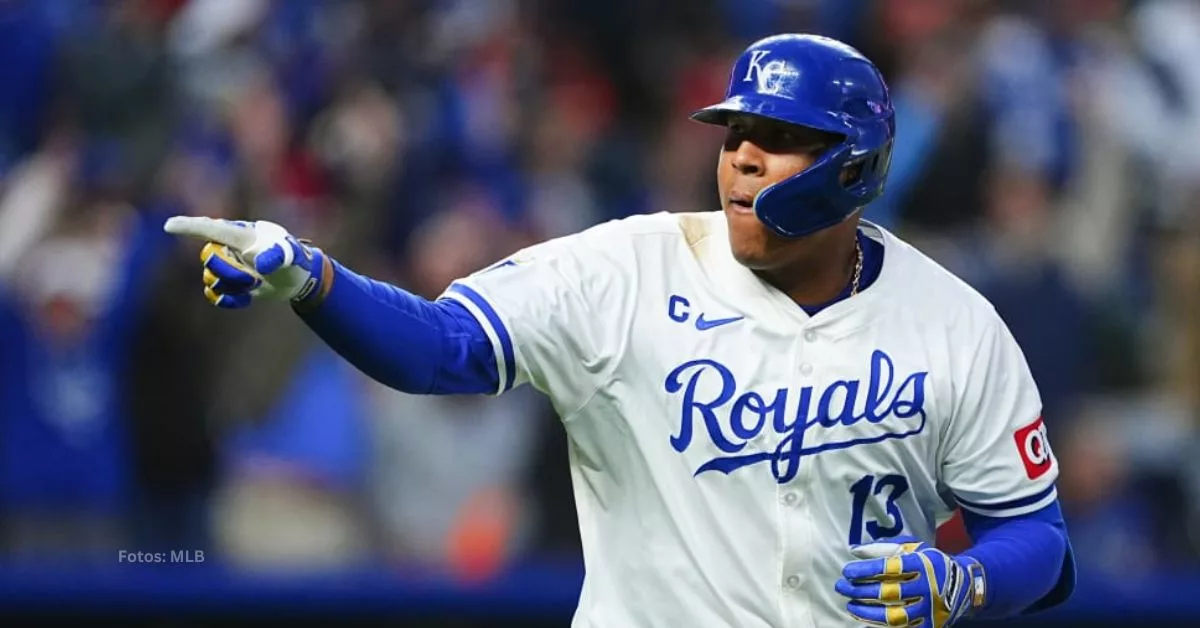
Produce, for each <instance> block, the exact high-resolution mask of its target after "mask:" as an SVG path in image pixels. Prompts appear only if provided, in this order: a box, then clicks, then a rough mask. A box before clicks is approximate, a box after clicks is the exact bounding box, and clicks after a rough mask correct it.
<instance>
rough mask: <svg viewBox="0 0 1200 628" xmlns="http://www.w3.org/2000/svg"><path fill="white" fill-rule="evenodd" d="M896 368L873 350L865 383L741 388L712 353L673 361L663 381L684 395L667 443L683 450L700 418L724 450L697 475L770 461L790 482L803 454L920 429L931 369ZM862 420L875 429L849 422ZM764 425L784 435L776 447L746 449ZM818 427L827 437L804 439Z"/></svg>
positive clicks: (777, 474) (781, 477) (773, 469)
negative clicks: (900, 371)
mask: <svg viewBox="0 0 1200 628" xmlns="http://www.w3.org/2000/svg"><path fill="white" fill-rule="evenodd" d="M895 371H896V368H895V364H894V363H893V362H892V358H891V356H889V355H888V354H886V353H884V352H883V351H875V352H874V353H872V354H871V374H870V378H869V379H868V380H867V383H866V386H865V390H864V386H863V383H862V381H861V380H857V379H852V380H840V381H836V382H834V383H832V384H830V385H829V387H828V388H826V389H824V390H821V391H817V390H814V388H813V387H812V386H804V387H802V388H799V389H796V390H793V389H788V388H779V389H777V390H775V391H770V392H765V393H764V392H759V391H755V390H746V391H743V390H741V389H740V387H739V386H738V382H737V379H736V378H735V377H734V375H733V372H732V371H730V370H729V367H727V366H725V365H724V364H722V363H720V362H718V361H716V360H707V359H702V360H690V361H688V362H684V363H683V364H680V365H679V366H677V367H675V368H674V369H672V370H671V372H670V373H669V374H667V378H666V381H665V382H664V386H665V388H666V391H667V392H668V393H670V394H672V395H679V396H680V397H681V401H682V405H681V407H680V414H679V431H678V433H676V434H672V435H671V446H672V447H674V448H675V451H678V452H680V453H683V452H684V451H687V449H688V447H689V446H690V445H691V444H692V439H693V437H694V436H695V431H696V425H697V424H699V425H701V426H702V427H703V429H704V431H705V432H706V433H707V434H708V438H709V439H710V440H711V441H712V444H713V445H715V446H716V448H717V449H719V450H720V451H722V452H723V453H725V454H728V455H725V456H720V457H717V458H713V459H712V460H709V461H708V462H706V463H704V464H702V465H700V467H699V468H698V469H696V473H695V474H696V475H700V474H701V473H705V472H707V471H720V472H721V473H726V474H728V473H731V472H733V471H735V470H737V469H740V468H742V467H745V466H748V465H753V464H758V463H762V462H769V463H770V464H771V472H772V474H773V475H774V476H775V479H776V480H777V481H778V482H779V483H780V484H783V483H785V482H789V481H791V480H792V479H793V478H795V477H796V473H797V472H798V471H799V470H800V463H801V460H802V459H803V457H804V456H809V455H815V454H819V453H821V452H823V451H829V450H834V449H845V448H848V447H855V446H858V445H867V444H871V443H878V442H882V441H885V440H889V439H901V438H908V437H909V436H914V435H916V434H920V433H921V431H922V430H924V429H925V421H926V417H925V379H926V378H927V377H928V376H929V373H928V371H920V372H917V373H912V374H911V375H908V376H907V377H905V378H903V379H902V380H900V378H898V377H896V373H895ZM897 380H900V381H897ZM714 383H718V384H719V386H714V385H713V384H714ZM863 421H866V422H867V423H870V424H871V425H873V426H876V427H875V429H869V430H862V429H856V430H850V429H847V428H850V427H851V426H854V425H857V424H859V423H860V422H863ZM767 429H770V430H774V431H775V433H776V434H779V435H781V436H783V439H782V440H781V441H780V442H779V446H778V447H776V448H775V450H774V451H773V452H764V451H756V452H752V453H745V449H746V445H747V443H749V442H750V441H751V440H753V439H754V438H755V437H756V436H758V435H759V434H760V433H761V432H762V431H763V430H767ZM819 430H827V431H828V432H827V435H828V437H827V438H825V439H822V442H821V443H820V444H815V445H806V444H805V439H806V437H807V436H809V435H812V434H814V433H815V432H817V431H819ZM843 433H844V434H843ZM814 440H815V439H814Z"/></svg>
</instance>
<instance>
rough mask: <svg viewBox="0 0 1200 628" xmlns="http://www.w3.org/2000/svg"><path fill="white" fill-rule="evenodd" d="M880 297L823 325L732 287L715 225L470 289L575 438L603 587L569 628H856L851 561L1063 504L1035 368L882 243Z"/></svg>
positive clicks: (993, 318) (869, 294)
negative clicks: (957, 513)
mask: <svg viewBox="0 0 1200 628" xmlns="http://www.w3.org/2000/svg"><path fill="white" fill-rule="evenodd" d="M861 228H862V229H863V231H864V233H865V234H866V235H867V236H868V237H871V238H873V239H875V240H877V241H879V242H881V243H882V244H883V248H884V261H883V267H882V270H881V272H880V275H879V277H878V279H877V280H876V281H875V282H874V283H873V284H871V286H870V287H869V288H867V289H865V290H863V291H861V292H860V293H859V294H858V295H857V296H854V297H852V298H849V299H846V300H843V301H840V302H838V303H836V304H834V305H831V306H830V307H828V308H826V309H824V310H822V311H820V312H819V313H817V314H816V315H815V316H811V317H810V316H808V315H807V314H806V313H805V312H804V311H803V310H802V309H801V308H800V307H799V306H797V305H796V304H795V303H794V302H792V301H791V300H790V299H789V298H788V297H787V296H786V295H784V294H783V293H781V292H779V291H777V290H775V289H774V288H772V287H770V286H769V285H768V284H766V283H764V282H763V281H762V280H760V279H759V278H758V277H757V276H756V275H754V274H753V273H752V272H750V271H749V270H747V269H746V268H745V267H743V266H741V265H740V264H738V263H737V262H736V261H735V260H734V258H733V256H732V253H731V251H730V247H729V242H728V227H727V224H726V221H725V217H724V215H723V214H722V213H720V212H712V213H697V214H666V213H663V214H655V215H648V216H638V217H634V218H629V219H625V220H620V221H614V222H610V223H606V224H603V225H599V226H597V227H594V228H592V229H589V230H587V231H584V232H582V233H578V234H575V235H571V236H568V237H564V238H560V239H557V240H552V241H549V242H545V243H542V244H539V245H536V246H533V247H530V248H528V249H526V250H524V251H522V252H520V253H519V254H517V255H515V256H514V257H512V258H511V259H509V260H506V261H505V262H502V263H500V264H497V265H495V266H492V267H490V268H488V269H485V270H483V271H480V272H479V273H476V274H474V275H472V276H470V277H468V278H465V279H462V280H460V281H458V282H456V283H455V284H453V285H452V286H451V287H450V288H449V289H448V290H447V293H446V296H447V297H450V298H454V299H457V300H459V301H460V302H462V303H463V304H464V305H465V306H466V307H467V308H469V309H470V310H471V312H472V313H473V314H474V315H475V316H476V318H478V320H479V321H480V323H482V325H483V327H484V328H485V330H486V331H487V333H488V335H489V336H490V337H491V339H492V341H493V343H494V346H495V352H496V356H497V368H498V370H499V373H500V382H501V383H500V389H501V390H500V391H498V392H503V391H504V390H507V389H510V388H512V387H514V386H518V385H520V384H522V383H530V384H532V385H533V386H535V387H536V388H537V389H539V390H541V391H543V392H545V393H546V394H547V395H548V396H549V397H550V399H551V400H552V401H553V404H554V406H555V408H556V409H557V411H558V413H559V415H560V416H561V418H562V421H563V424H564V425H565V426H566V432H567V435H568V440H569V448H570V461H571V476H572V481H573V483H574V491H575V501H576V507H577V508H578V512H579V525H580V533H581V536H582V542H583V553H584V560H585V565H586V577H585V581H584V586H583V591H582V594H581V597H580V600H579V606H578V609H577V611H576V614H575V619H574V623H573V626H575V627H576V628H583V627H589V628H590V627H598V628H658V627H662V628H675V627H678V626H695V627H709V626H737V627H741V628H753V627H762V626H773V627H781V626H801V627H821V628H825V627H828V626H854V625H856V623H855V622H854V621H852V620H851V619H850V617H849V616H848V615H847V614H846V612H845V600H843V599H842V598H840V597H839V596H838V595H837V593H836V592H835V591H834V589H833V585H834V583H835V582H836V581H837V580H838V578H839V577H840V574H841V569H842V566H843V565H844V564H845V563H846V562H848V561H850V560H853V556H852V555H851V554H850V552H849V547H850V546H851V545H852V544H857V543H862V542H870V541H871V540H873V539H876V538H885V537H891V536H898V535H910V536H916V537H920V538H922V539H925V540H928V541H933V539H934V533H935V530H936V527H937V526H938V525H939V524H941V523H943V522H944V521H945V520H947V519H948V518H949V517H950V516H951V514H952V511H953V508H954V505H955V504H956V503H957V504H959V505H961V506H963V507H964V508H968V509H971V510H973V511H976V512H979V513H981V514H985V515H989V516H993V517H1004V516H1014V515H1019V514H1023V513H1027V512H1031V511H1034V510H1037V509H1040V508H1042V507H1044V506H1047V505H1049V504H1051V503H1052V502H1053V501H1054V500H1055V498H1056V494H1055V488H1054V481H1055V478H1056V476H1057V474H1058V469H1057V463H1056V462H1055V460H1054V457H1053V455H1052V453H1051V451H1050V449H1049V447H1048V445H1047V442H1046V436H1045V430H1044V428H1043V427H1042V423H1041V418H1040V413H1041V402H1040V399H1039V396H1038V391H1037V389H1036V386H1035V384H1034V381H1033V379H1032V377H1031V375H1030V372H1029V369H1028V367H1027V366H1026V363H1025V359H1024V356H1023V355H1022V353H1021V351H1020V349H1019V348H1018V347H1017V345H1016V343H1015V342H1014V340H1013V338H1012V337H1011V335H1010V333H1009V331H1008V329H1007V328H1006V326H1005V325H1004V324H1003V322H1002V321H1001V320H1000V318H999V317H998V316H997V314H996V312H995V310H994V309H993V308H992V306H991V305H990V304H989V303H988V302H987V301H986V300H985V299H984V298H983V297H982V296H980V295H979V294H978V293H976V292H975V291H974V290H972V289H971V288H970V287H969V286H967V285H966V284H965V283H963V282H962V281H960V280H959V279H957V278H955V277H954V276H953V275H951V274H950V273H949V272H947V271H946V270H944V269H943V268H941V267H940V266H938V265H937V264H936V263H935V262H933V261H932V260H930V259H929V258H927V257H925V256H924V255H923V254H921V253H920V252H918V251H917V250H915V249H914V248H912V247H911V246H909V245H908V244H906V243H904V242H902V241H901V240H899V239H898V238H897V237H896V236H894V235H893V234H891V233H889V232H888V231H886V230H884V229H883V228H881V227H878V226H876V225H873V224H870V223H867V222H863V224H862V227H861Z"/></svg>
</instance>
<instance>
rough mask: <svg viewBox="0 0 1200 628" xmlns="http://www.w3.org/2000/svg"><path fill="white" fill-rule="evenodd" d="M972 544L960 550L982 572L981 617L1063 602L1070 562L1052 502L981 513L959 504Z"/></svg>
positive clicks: (1070, 583) (1071, 580)
mask: <svg viewBox="0 0 1200 628" xmlns="http://www.w3.org/2000/svg"><path fill="white" fill-rule="evenodd" d="M963 523H964V524H965V526H966V528H967V532H968V533H969V534H970V535H971V538H972V539H974V540H975V545H974V546H973V547H971V549H968V550H966V551H965V552H963V554H964V555H966V556H971V557H973V558H975V559H976V560H978V561H979V562H980V563H981V564H982V565H983V569H984V573H985V574H986V577H987V599H986V601H985V603H984V608H983V610H982V611H981V612H979V613H977V615H976V616H977V617H979V618H982V619H999V618H1003V617H1012V616H1014V615H1018V614H1021V613H1022V612H1027V611H1035V610H1042V609H1045V608H1049V607H1051V606H1055V605H1057V604H1059V603H1061V602H1063V601H1065V600H1066V599H1067V598H1068V597H1069V596H1070V595H1071V591H1072V589H1074V586H1075V561H1074V557H1073V556H1072V554H1071V546H1070V543H1069V542H1068V540H1067V532H1066V525H1065V524H1064V523H1063V517H1062V510H1061V509H1060V508H1059V505H1058V502H1054V503H1053V504H1050V505H1049V506H1046V507H1045V508H1043V509H1041V510H1038V511H1037V512H1032V513H1029V514H1027V515H1022V516H1019V517H1008V518H996V517H985V516H983V515H979V514H976V513H973V512H971V511H969V510H966V509H963Z"/></svg>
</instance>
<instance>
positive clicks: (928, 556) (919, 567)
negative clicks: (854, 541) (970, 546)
mask: <svg viewBox="0 0 1200 628" xmlns="http://www.w3.org/2000/svg"><path fill="white" fill-rule="evenodd" d="M851 552H852V553H853V554H854V556H856V557H857V558H858V559H859V560H854V561H851V562H849V563H847V564H846V566H845V568H843V569H842V579H841V580H838V582H837V584H836V585H835V587H834V588H835V589H837V592H838V593H840V594H842V595H844V596H846V597H848V598H850V602H849V603H848V604H847V605H846V610H847V611H849V612H850V615H851V616H852V617H854V618H855V619H857V620H858V621H861V622H863V623H864V624H868V625H871V626H888V627H897V626H922V627H923V628H944V627H945V626H950V625H952V624H954V623H955V622H957V621H958V620H960V619H962V618H963V617H965V616H967V615H969V614H970V612H971V611H972V610H974V609H975V608H977V607H979V606H982V604H983V601H984V599H985V592H986V589H985V582H984V576H983V568H982V566H980V564H979V561H977V560H975V559H973V558H970V557H967V556H952V555H950V554H947V553H945V552H943V551H941V550H939V549H937V548H935V547H933V546H931V545H929V544H927V543H922V542H921V541H919V540H917V539H907V538H896V539H887V540H886V541H879V542H875V543H868V544H866V545H858V546H856V547H853V548H851Z"/></svg>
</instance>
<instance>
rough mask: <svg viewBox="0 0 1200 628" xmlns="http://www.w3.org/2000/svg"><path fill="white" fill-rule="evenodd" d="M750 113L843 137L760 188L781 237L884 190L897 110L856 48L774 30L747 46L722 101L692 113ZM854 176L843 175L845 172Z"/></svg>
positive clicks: (831, 220)
mask: <svg viewBox="0 0 1200 628" xmlns="http://www.w3.org/2000/svg"><path fill="white" fill-rule="evenodd" d="M730 113H748V114H754V115H759V116H764V117H767V118H771V119H773V120H779V121H782V122H789V123H792V124H798V125H801V126H806V127H811V128H814V129H819V130H821V131H826V132H829V133H835V134H837V135H839V136H841V137H842V138H843V139H842V141H841V142H839V143H838V144H837V145H835V146H834V147H832V148H831V149H829V150H828V151H826V152H825V153H824V154H822V155H821V156H820V157H819V158H818V159H817V161H816V163H814V164H813V165H812V166H810V167H809V168H807V169H805V170H804V171H803V172H800V173H799V174H796V175H793V176H791V177H788V178H787V179H784V180H783V181H780V182H778V183H776V184H774V185H770V186H767V187H765V188H763V189H762V190H761V191H760V192H759V193H758V195H757V196H756V197H755V199H754V211H755V214H756V215H757V216H758V218H759V220H761V221H762V222H763V223H764V224H766V225H767V226H768V227H770V228H771V229H772V230H774V231H775V232H777V233H779V234H780V235H782V236H785V237H800V236H803V235H807V234H810V233H813V232H814V231H819V230H821V229H824V228H826V227H830V226H833V225H835V224H837V223H839V222H841V221H843V220H845V219H846V218H847V217H848V216H849V215H850V214H851V213H853V212H854V211H855V210H856V209H858V208H859V207H862V206H864V205H866V204H867V203H870V202H871V201H873V200H875V199H876V198H878V197H879V195H880V194H882V193H883V186H884V182H885V181H886V180H887V173H888V167H889V166H890V165H891V156H892V138H893V137H895V134H896V122H895V112H894V110H893V108H892V100H891V98H890V97H889V96H888V89H887V85H886V84H885V83H884V81H883V76H882V75H880V73H879V70H878V69H876V67H875V65H874V64H873V63H871V61H870V60H868V59H867V58H866V57H864V56H863V55H862V53H860V52H859V51H857V50H855V49H854V48H852V47H850V46H848V45H846V44H844V43H842V42H840V41H837V40H835V39H830V38H828V37H820V36H816V35H775V36H773V37H768V38H766V39H761V40H759V41H756V42H754V43H753V44H751V45H750V47H749V48H747V49H746V50H745V52H743V53H742V55H741V56H740V57H738V60H737V63H735V64H734V66H733V72H732V73H731V74H730V76H729V87H728V89H727V90H726V91H725V100H724V101H723V102H720V103H717V104H715V105H712V106H711V107H705V108H704V109H701V110H699V111H697V112H695V113H694V114H692V119H693V120H697V121H699V122H705V123H708V124H722V125H723V124H725V119H726V117H727V116H728V114H730ZM843 172H849V173H851V174H852V175H853V176H851V177H850V178H849V180H846V181H843V180H842V173H843Z"/></svg>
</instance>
